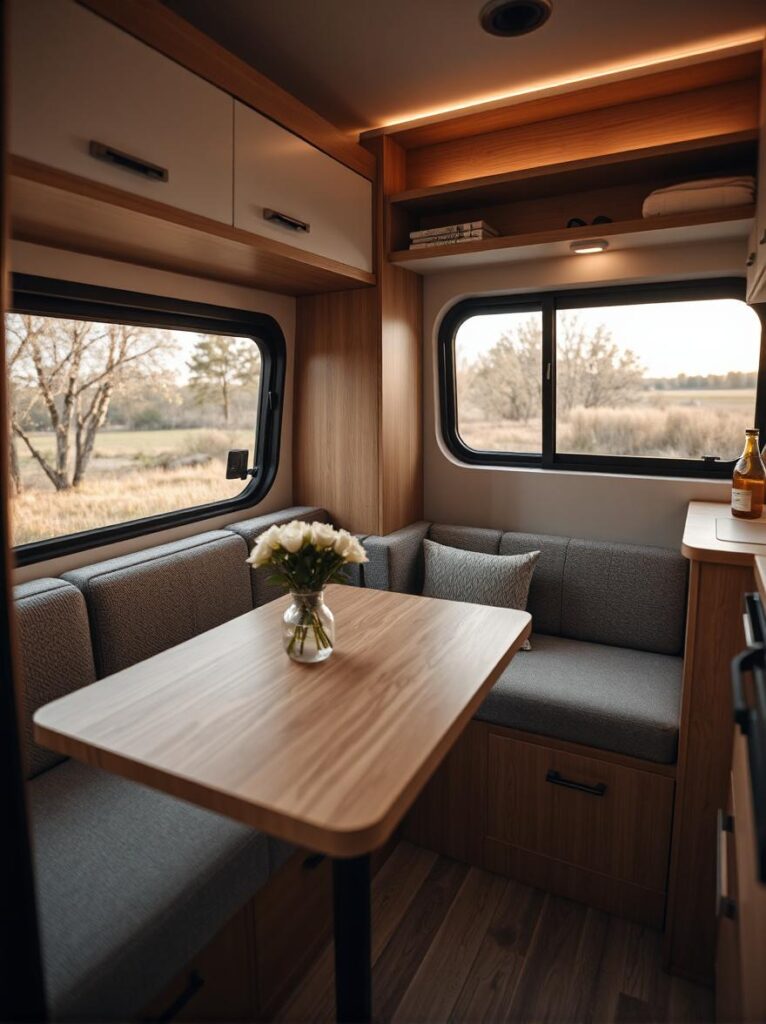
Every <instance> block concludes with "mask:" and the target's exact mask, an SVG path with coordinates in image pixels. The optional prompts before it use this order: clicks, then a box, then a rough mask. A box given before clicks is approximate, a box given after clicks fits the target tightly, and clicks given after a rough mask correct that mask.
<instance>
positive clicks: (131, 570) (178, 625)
mask: <svg viewBox="0 0 766 1024" xmlns="http://www.w3.org/2000/svg"><path fill="white" fill-rule="evenodd" d="M246 558H247V545H246V544H245V542H244V540H243V539H242V537H240V536H238V535H237V534H236V533H230V532H229V531H228V530H214V531H209V532H207V533H200V534H197V535H196V536H194V537H189V538H187V539H186V540H180V541H175V542H174V543H172V544H162V545H160V546H159V547H153V548H147V549H146V550H144V551H137V552H135V553H134V554H131V555H125V556H123V557H121V558H112V559H110V560H109V561H106V562H98V563H96V564H95V565H89V566H86V567H85V568H82V569H76V570H74V571H72V572H68V573H65V574H64V579H66V580H69V581H70V582H71V583H73V584H74V585H75V586H77V587H79V588H80V590H82V592H83V594H84V595H85V602H86V604H87V606H88V615H89V617H90V626H91V635H92V637H93V651H94V654H95V658H96V671H97V672H98V675H99V677H102V676H106V675H111V674H112V673H113V672H119V671H120V670H121V669H123V668H128V666H130V665H134V664H135V663H136V662H138V661H142V660H143V659H144V658H150V657H151V656H152V655H153V654H159V652H160V651H164V650H166V649H167V648H168V647H173V646H175V645H176V644H180V643H182V642H183V641H184V640H189V639H190V638H191V637H193V636H196V635H197V634H198V633H202V632H204V631H205V630H207V629H212V628H213V627H214V626H219V625H220V624H221V623H222V622H227V621H228V620H229V619H233V618H235V617H236V616H237V615H243V614H244V613H245V612H248V611H250V610H251V609H252V607H253V599H252V593H251V590H250V568H249V566H248V565H247V564H246V561H245V559H246Z"/></svg>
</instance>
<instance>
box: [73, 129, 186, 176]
mask: <svg viewBox="0 0 766 1024" xmlns="http://www.w3.org/2000/svg"><path fill="white" fill-rule="evenodd" d="M88 152H89V153H90V155H91V156H92V157H94V158H95V159H96V160H103V161H104V163H107V164H113V165H114V166H115V167H123V168H124V169H125V170H126V171H134V172H135V173H136V174H140V175H141V177H143V178H149V179H151V180H152V181H167V180H168V178H169V177H170V175H169V173H168V169H167V167H160V166H159V165H158V164H152V163H150V162H149V161H148V160H142V159H141V157H140V156H132V155H131V154H130V153H123V152H122V150H119V149H114V148H113V147H112V146H107V145H105V144H104V143H103V142H95V141H94V140H93V139H91V141H90V144H89V146H88Z"/></svg>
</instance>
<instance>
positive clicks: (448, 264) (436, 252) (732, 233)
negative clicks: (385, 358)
mask: <svg viewBox="0 0 766 1024" xmlns="http://www.w3.org/2000/svg"><path fill="white" fill-rule="evenodd" d="M754 216H755V206H736V207H727V208H723V209H713V210H702V211H697V212H694V213H680V214H673V215H671V216H666V217H647V218H642V219H640V220H629V221H619V222H616V223H613V224H595V225H586V226H585V227H582V228H563V229H557V230H552V231H536V232H528V233H526V234H519V235H506V236H501V237H498V238H487V239H481V240H477V241H473V242H461V243H458V244H457V245H440V246H433V247H432V248H428V249H403V250H400V251H396V252H392V253H391V254H390V257H389V258H390V260H391V261H392V262H393V263H400V264H405V265H407V266H409V267H410V268H411V269H412V270H417V271H419V272H430V271H435V270H439V269H451V268H453V267H458V266H475V265H479V264H486V263H498V262H503V261H504V260H506V259H537V258H541V257H545V256H557V255H564V254H566V253H568V252H569V251H570V250H569V245H570V243H571V242H574V241H577V240H579V239H584V238H606V239H608V240H610V242H611V243H612V248H631V247H635V246H637V245H642V244H643V245H649V244H652V243H653V242H654V241H662V242H663V243H664V244H674V243H681V242H687V241H696V240H703V239H712V238H732V237H740V236H741V237H742V238H745V237H746V235H747V234H748V232H749V230H750V228H751V226H752V222H753V217H754ZM655 233H656V234H657V236H658V237H656V238H655V237H652V236H653V235H654V234H655Z"/></svg>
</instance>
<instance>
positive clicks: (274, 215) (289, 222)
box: [263, 207, 311, 234]
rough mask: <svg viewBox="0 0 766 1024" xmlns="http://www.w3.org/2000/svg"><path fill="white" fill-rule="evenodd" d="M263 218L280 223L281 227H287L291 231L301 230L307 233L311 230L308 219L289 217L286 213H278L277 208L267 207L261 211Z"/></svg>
mask: <svg viewBox="0 0 766 1024" xmlns="http://www.w3.org/2000/svg"><path fill="white" fill-rule="evenodd" d="M263 219H264V220H268V221H272V222H273V223H276V224H281V225H282V227H284V228H289V229H290V230H291V231H302V232H303V233H304V234H308V233H309V231H311V225H310V224H309V223H308V221H305V220H298V218H297V217H290V216H288V215H287V214H286V213H280V212H279V210H270V209H269V208H268V207H266V208H265V209H264V211H263Z"/></svg>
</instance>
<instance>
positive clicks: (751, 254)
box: [745, 252, 755, 267]
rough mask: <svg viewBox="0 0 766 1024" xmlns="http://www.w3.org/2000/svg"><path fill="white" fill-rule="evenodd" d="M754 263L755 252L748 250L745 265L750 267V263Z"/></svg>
mask: <svg viewBox="0 0 766 1024" xmlns="http://www.w3.org/2000/svg"><path fill="white" fill-rule="evenodd" d="M754 263H755V253H754V252H749V253H748V254H747V259H746V260H745V266H746V267H752V265H753V264H754Z"/></svg>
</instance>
